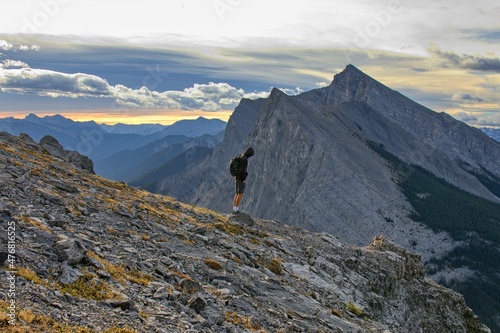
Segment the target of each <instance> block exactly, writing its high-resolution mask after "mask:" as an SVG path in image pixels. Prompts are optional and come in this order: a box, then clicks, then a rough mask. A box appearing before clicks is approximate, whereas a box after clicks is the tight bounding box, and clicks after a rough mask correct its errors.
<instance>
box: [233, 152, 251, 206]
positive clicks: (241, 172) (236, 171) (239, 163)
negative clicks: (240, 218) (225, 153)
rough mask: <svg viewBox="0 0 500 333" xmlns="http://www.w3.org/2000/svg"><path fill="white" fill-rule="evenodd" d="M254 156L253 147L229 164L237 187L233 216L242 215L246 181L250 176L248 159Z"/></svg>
mask: <svg viewBox="0 0 500 333" xmlns="http://www.w3.org/2000/svg"><path fill="white" fill-rule="evenodd" d="M253 155H254V150H253V148H252V147H249V148H248V149H247V150H246V151H245V152H244V153H243V154H241V155H238V156H236V157H234V158H233V159H231V162H230V163H229V171H230V172H231V176H233V177H234V182H235V187H236V195H235V196H234V199H233V214H239V213H240V209H239V207H240V203H241V200H242V199H243V196H244V192H245V180H246V179H247V176H248V172H247V167H248V158H249V157H252V156H253Z"/></svg>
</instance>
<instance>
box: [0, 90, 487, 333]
mask: <svg viewBox="0 0 500 333" xmlns="http://www.w3.org/2000/svg"><path fill="white" fill-rule="evenodd" d="M275 97H276V96H275ZM277 97H278V100H274V101H275V102H277V103H280V102H279V99H280V98H279V96H277ZM282 97H283V96H282ZM257 103H260V102H257ZM298 120H304V119H303V118H298ZM311 121H314V119H313V120H311ZM325 130H326V129H325ZM275 134H276V133H275ZM278 134H279V133H278ZM270 135H271V134H270ZM296 135H302V136H307V135H308V134H307V133H303V132H301V131H299V132H298V133H297V134H296ZM355 147H356V146H355ZM297 149H298V155H296V156H297V157H296V158H297V159H300V158H303V157H304V156H306V155H307V154H311V152H310V150H311V148H310V147H309V148H308V147H307V146H304V147H298V148H297ZM0 171H1V173H0V193H1V197H0V221H1V223H2V226H4V228H6V226H10V227H12V230H11V229H9V233H7V231H6V232H3V233H2V234H0V240H1V242H0V258H1V259H2V264H3V266H2V269H0V281H2V282H1V283H2V289H3V291H4V292H5V298H2V300H1V301H0V327H1V329H2V332H20V331H22V332H63V331H64V332H108V333H111V332H125V333H129V332H168V333H176V332H207V333H209V332H380V333H382V332H383V333H388V332H401V333H403V332H404V333H408V332H409V333H412V332H429V333H433V332H436V333H438V332H439V333H441V332H464V333H465V332H468V333H471V332H473V333H475V332H477V333H483V332H484V333H487V332H490V331H489V329H488V328H486V327H485V326H484V325H482V324H481V322H480V321H479V319H478V318H477V316H475V315H474V313H473V312H472V311H471V310H470V309H469V308H468V307H467V306H466V305H465V303H464V299H463V297H462V296H461V295H460V294H458V293H455V292H453V291H451V290H449V289H446V288H443V287H441V286H439V285H437V284H436V283H434V282H433V281H431V280H429V279H427V278H426V277H425V276H424V267H423V265H422V263H421V259H420V256H419V255H417V254H414V253H411V252H408V251H407V250H405V249H403V248H402V247H400V246H398V245H396V244H395V243H393V242H391V241H389V240H387V239H382V238H374V239H373V241H372V242H371V243H370V244H369V245H368V246H364V247H356V246H352V245H348V244H346V243H343V242H341V241H340V240H339V239H338V238H336V237H334V236H332V235H330V234H328V233H312V232H309V231H306V230H303V229H300V228H296V227H290V226H287V225H282V224H280V223H277V222H273V221H266V220H260V219H256V220H254V219H252V218H251V217H250V216H248V215H246V214H242V215H240V216H232V217H230V218H227V217H225V216H223V215H221V214H219V213H217V212H214V211H209V210H207V209H204V208H199V207H196V206H191V205H187V204H183V203H181V202H176V201H174V200H173V199H171V198H169V197H165V196H161V195H154V194H151V193H148V192H145V191H142V190H138V189H134V188H130V187H128V186H127V185H126V184H124V183H122V182H114V181H110V180H106V179H104V178H101V177H98V176H96V175H94V174H93V173H92V172H90V171H89V170H84V169H82V168H80V167H79V166H75V165H73V164H71V163H70V162H68V161H65V160H63V159H61V158H59V157H57V156H54V155H51V152H50V151H49V150H46V149H44V148H43V146H41V145H38V144H36V143H34V142H33V141H32V140H31V139H30V138H29V137H27V136H26V135H23V136H19V137H13V136H11V135H8V134H6V133H0ZM10 231H12V232H10ZM12 234H13V235H14V236H15V237H11V236H10V235H12ZM8 235H9V236H8ZM367 244H368V243H367ZM9 254H10V256H9Z"/></svg>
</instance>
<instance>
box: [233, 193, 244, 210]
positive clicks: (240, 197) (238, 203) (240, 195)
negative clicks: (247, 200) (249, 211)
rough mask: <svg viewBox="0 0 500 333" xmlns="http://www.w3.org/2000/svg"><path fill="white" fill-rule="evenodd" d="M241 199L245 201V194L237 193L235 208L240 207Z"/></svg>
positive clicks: (234, 201) (234, 202)
mask: <svg viewBox="0 0 500 333" xmlns="http://www.w3.org/2000/svg"><path fill="white" fill-rule="evenodd" d="M241 199H243V193H236V195H235V196H234V200H233V206H235V207H239V206H240V202H241Z"/></svg>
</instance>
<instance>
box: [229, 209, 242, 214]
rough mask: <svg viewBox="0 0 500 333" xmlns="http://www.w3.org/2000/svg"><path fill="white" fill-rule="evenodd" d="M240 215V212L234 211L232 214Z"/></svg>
mask: <svg viewBox="0 0 500 333" xmlns="http://www.w3.org/2000/svg"><path fill="white" fill-rule="evenodd" d="M239 213H241V212H240V211H239V210H233V212H232V213H231V214H233V215H238V214H239Z"/></svg>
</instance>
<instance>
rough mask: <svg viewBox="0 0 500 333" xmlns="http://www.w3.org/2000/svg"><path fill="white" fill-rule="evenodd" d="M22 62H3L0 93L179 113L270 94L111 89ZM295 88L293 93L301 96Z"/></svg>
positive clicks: (227, 89) (223, 87)
mask: <svg viewBox="0 0 500 333" xmlns="http://www.w3.org/2000/svg"><path fill="white" fill-rule="evenodd" d="M28 67H29V66H28V65H27V64H26V63H23V62H21V61H13V60H9V61H4V62H3V63H2V65H1V66H0V91H3V92H11V93H17V94H34V95H38V96H50V97H54V98H56V97H69V98H78V97H95V98H104V97H105V98H112V99H114V100H115V101H116V103H117V105H121V106H125V107H129V108H152V109H154V108H165V109H177V110H203V111H220V110H231V109H234V108H235V107H236V105H237V104H238V103H239V101H240V100H241V99H242V98H259V97H267V96H268V95H269V92H251V93H246V92H245V91H244V90H243V89H238V88H235V87H233V86H231V85H229V84H228V83H214V82H210V83H208V84H194V85H193V86H192V87H189V88H185V89H184V90H180V91H179V90H169V91H163V92H158V91H154V90H149V89H148V88H147V87H141V88H139V89H132V88H129V87H126V86H124V85H120V84H118V85H115V86H112V85H110V84H109V83H108V82H107V81H106V80H104V79H102V78H100V77H98V76H95V75H90V74H84V73H76V74H66V73H61V72H55V71H50V70H43V69H32V68H28ZM300 92H302V90H301V89H300V88H296V89H293V90H290V93H294V94H296V93H300Z"/></svg>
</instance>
